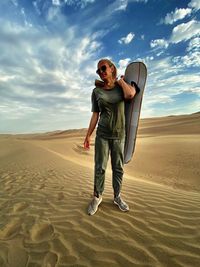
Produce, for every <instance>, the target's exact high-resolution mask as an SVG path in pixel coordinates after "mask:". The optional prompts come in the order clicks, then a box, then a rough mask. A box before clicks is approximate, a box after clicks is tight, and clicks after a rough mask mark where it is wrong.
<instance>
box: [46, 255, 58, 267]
mask: <svg viewBox="0 0 200 267" xmlns="http://www.w3.org/2000/svg"><path fill="white" fill-rule="evenodd" d="M57 262H58V256H57V255H56V254H55V253H52V252H48V253H47V254H46V255H45V257H44V260H43V264H42V267H55V266H56V264H57Z"/></svg>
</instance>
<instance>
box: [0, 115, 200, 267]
mask: <svg viewBox="0 0 200 267" xmlns="http://www.w3.org/2000/svg"><path fill="white" fill-rule="evenodd" d="M184 125H185V127H184ZM188 125H190V127H191V129H188V128H189V127H188ZM176 127H177V128H176ZM199 127H200V125H199V114H198V113H197V114H192V115H185V116H175V117H166V118H154V119H148V120H141V122H140V128H139V135H138V140H137V145H136V151H135V155H134V158H133V160H132V162H131V163H129V164H128V165H127V166H126V167H125V176H124V184H123V191H122V196H123V197H124V199H126V201H127V202H128V203H129V206H130V211H129V212H128V213H123V212H121V211H120V210H118V208H117V207H116V206H115V205H114V204H113V202H112V185H111V170H110V168H109V169H108V171H107V177H106V185H105V193H104V195H103V202H102V203H101V205H100V207H99V211H98V212H97V214H95V215H94V216H88V215H87V213H86V211H87V206H88V203H89V201H90V199H91V197H92V189H93V156H94V151H93V149H94V147H93V146H94V139H93V140H92V145H91V149H90V151H85V150H84V149H83V148H82V143H83V138H84V134H85V131H86V130H85V129H81V130H73V131H59V132H54V133H46V134H34V135H33V134H32V135H15V136H9V135H3V136H1V138H0V179H1V183H0V214H1V217H0V218H1V220H0V266H2V267H8V266H9V267H24V266H26V267H41V266H42V267H47V266H48V267H54V266H59V267H61V266H62V267H64V266H91V267H93V266H102V267H103V266H111V267H112V266H113V267H115V266H116V267H117V266H131V267H132V266H152V267H154V266H155V267H160V266H161V267H162V266H163V267H164V266H169V267H176V266H177V267H178V266H181V267H182V266H184V267H185V266H187V267H189V266H191V267H198V266H199V262H200V181H199V177H200V175H199V174H200V173H199V159H200V142H199V141H200V135H199V134H200V128H199ZM169 128H171V129H170V130H169ZM172 129H173V130H172Z"/></svg>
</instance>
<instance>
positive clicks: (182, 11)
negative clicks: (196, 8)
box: [162, 8, 192, 24]
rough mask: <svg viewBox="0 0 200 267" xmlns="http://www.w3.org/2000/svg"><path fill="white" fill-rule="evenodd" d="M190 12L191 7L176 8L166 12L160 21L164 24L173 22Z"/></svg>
mask: <svg viewBox="0 0 200 267" xmlns="http://www.w3.org/2000/svg"><path fill="white" fill-rule="evenodd" d="M191 12H192V9H191V8H179V9H178V8H176V9H175V11H172V12H170V13H168V14H167V15H166V16H165V18H164V20H162V21H163V23H164V24H173V23H174V22H176V21H177V20H180V19H183V18H185V17H186V16H188V15H190V14H191Z"/></svg>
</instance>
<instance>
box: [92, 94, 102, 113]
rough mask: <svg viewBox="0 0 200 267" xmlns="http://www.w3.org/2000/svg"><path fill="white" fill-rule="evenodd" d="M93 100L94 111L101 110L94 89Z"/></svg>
mask: <svg viewBox="0 0 200 267" xmlns="http://www.w3.org/2000/svg"><path fill="white" fill-rule="evenodd" d="M91 101H92V112H100V111H99V106H98V101H97V98H96V95H95V92H94V90H93V92H92V97H91Z"/></svg>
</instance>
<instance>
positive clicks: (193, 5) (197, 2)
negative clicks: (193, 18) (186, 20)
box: [188, 0, 200, 11]
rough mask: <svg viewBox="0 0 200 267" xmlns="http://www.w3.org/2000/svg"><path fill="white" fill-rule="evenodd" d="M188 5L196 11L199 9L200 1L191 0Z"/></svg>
mask: <svg viewBox="0 0 200 267" xmlns="http://www.w3.org/2000/svg"><path fill="white" fill-rule="evenodd" d="M188 6H189V7H191V8H194V9H195V10H196V11H197V10H199V9H200V1H199V0H192V1H191V2H190V3H189V4H188Z"/></svg>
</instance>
